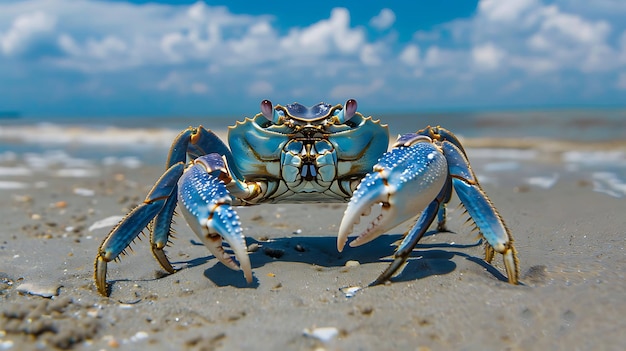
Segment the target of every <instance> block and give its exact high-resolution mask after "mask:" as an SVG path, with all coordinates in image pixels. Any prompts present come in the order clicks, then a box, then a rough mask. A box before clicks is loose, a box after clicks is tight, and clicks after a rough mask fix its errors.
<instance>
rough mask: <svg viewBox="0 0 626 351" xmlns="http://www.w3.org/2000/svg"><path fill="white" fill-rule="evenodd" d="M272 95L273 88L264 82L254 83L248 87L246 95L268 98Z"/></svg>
mask: <svg viewBox="0 0 626 351" xmlns="http://www.w3.org/2000/svg"><path fill="white" fill-rule="evenodd" d="M273 93H274V86H273V85H272V84H271V83H270V82H266V81H256V82H253V83H252V84H250V86H249V87H248V94H249V95H250V96H254V97H269V96H270V95H271V94H273Z"/></svg>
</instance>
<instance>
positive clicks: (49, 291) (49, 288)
mask: <svg viewBox="0 0 626 351" xmlns="http://www.w3.org/2000/svg"><path fill="white" fill-rule="evenodd" d="M60 288H61V285H59V284H56V283H50V284H37V283H22V284H20V285H19V286H18V287H17V288H16V289H17V291H18V292H20V293H22V294H29V295H36V296H41V297H53V296H58V295H59V289H60Z"/></svg>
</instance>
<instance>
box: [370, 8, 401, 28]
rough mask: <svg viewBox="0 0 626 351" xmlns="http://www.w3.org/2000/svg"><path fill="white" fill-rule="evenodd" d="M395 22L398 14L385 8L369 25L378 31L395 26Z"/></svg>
mask: <svg viewBox="0 0 626 351" xmlns="http://www.w3.org/2000/svg"><path fill="white" fill-rule="evenodd" d="M395 22H396V14H395V13H394V12H393V11H392V10H391V9H388V8H384V9H382V10H380V12H379V13H378V15H376V16H374V17H372V19H371V20H370V23H369V24H370V26H372V27H374V28H376V29H378V30H385V29H388V28H390V27H391V26H393V24H394V23H395Z"/></svg>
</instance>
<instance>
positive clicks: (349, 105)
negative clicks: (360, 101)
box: [336, 99, 357, 123]
mask: <svg viewBox="0 0 626 351" xmlns="http://www.w3.org/2000/svg"><path fill="white" fill-rule="evenodd" d="M356 109H357V103H356V100H354V99H350V100H348V101H346V104H345V105H344V106H343V109H342V110H341V111H339V112H337V115H336V116H337V120H338V121H339V123H345V122H346V121H348V120H350V118H352V117H354V114H355V113H356Z"/></svg>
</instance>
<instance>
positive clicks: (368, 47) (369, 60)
mask: <svg viewBox="0 0 626 351" xmlns="http://www.w3.org/2000/svg"><path fill="white" fill-rule="evenodd" d="M383 50H384V49H383V48H382V47H381V45H380V44H378V45H372V44H365V45H364V46H363V48H362V49H361V53H360V54H359V57H360V59H361V62H363V64H365V65H366V66H380V65H382V64H383V59H382V58H381V54H382V51H383Z"/></svg>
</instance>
